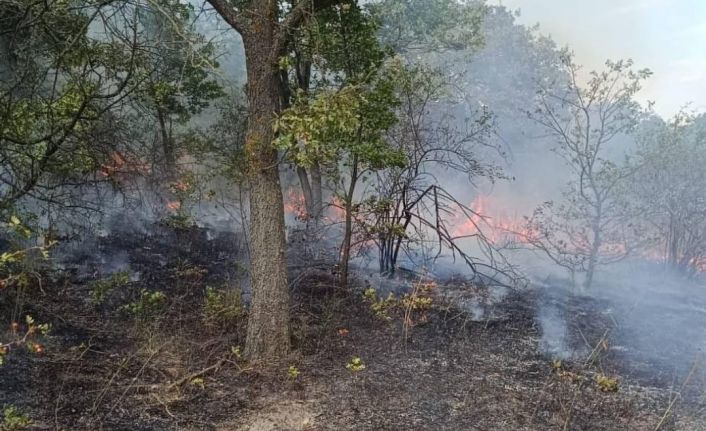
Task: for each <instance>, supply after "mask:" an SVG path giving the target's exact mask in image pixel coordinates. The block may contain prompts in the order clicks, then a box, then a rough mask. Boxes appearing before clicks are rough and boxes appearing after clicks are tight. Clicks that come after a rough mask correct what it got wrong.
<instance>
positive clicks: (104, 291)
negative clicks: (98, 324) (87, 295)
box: [91, 271, 130, 304]
mask: <svg viewBox="0 0 706 431" xmlns="http://www.w3.org/2000/svg"><path fill="white" fill-rule="evenodd" d="M129 282H130V272H129V271H121V272H116V273H115V274H113V275H111V276H110V277H108V278H104V279H101V280H97V281H95V282H93V283H92V284H91V299H92V300H93V302H94V303H96V304H101V303H103V301H104V300H105V297H106V296H107V295H108V294H109V293H110V292H112V291H113V290H115V289H117V288H118V287H122V286H125V285H127V284H128V283H129Z"/></svg>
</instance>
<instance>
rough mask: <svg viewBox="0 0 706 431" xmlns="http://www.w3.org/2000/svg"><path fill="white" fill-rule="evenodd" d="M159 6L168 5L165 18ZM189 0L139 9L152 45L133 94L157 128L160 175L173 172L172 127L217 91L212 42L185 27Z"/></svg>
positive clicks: (164, 1)
mask: <svg viewBox="0 0 706 431" xmlns="http://www.w3.org/2000/svg"><path fill="white" fill-rule="evenodd" d="M160 10H169V11H171V12H170V14H171V15H172V16H173V18H172V19H168V17H166V16H165V15H164V14H163V13H162V12H160ZM192 15H193V6H192V5H191V4H181V3H179V2H174V1H170V0H159V1H156V2H155V4H154V6H149V5H148V6H147V7H145V8H143V9H140V10H139V19H140V23H141V24H142V25H143V26H144V27H145V32H144V34H145V36H144V38H145V39H148V40H147V41H146V43H149V45H150V46H152V47H153V49H152V50H151V52H149V53H147V54H146V55H145V56H144V57H145V58H144V59H143V61H142V63H143V64H141V69H142V71H143V73H144V83H143V85H142V86H141V91H140V92H139V94H138V97H139V100H138V103H139V104H140V105H142V106H141V107H139V108H138V109H140V110H142V111H144V112H145V113H146V114H147V118H153V119H154V122H155V128H156V129H157V130H158V131H159V138H158V142H160V143H161V151H160V152H159V153H161V160H162V163H160V164H159V165H161V166H163V167H164V170H165V174H166V178H167V179H168V180H170V181H173V180H175V177H176V174H177V159H178V150H179V148H178V142H177V138H176V136H175V130H174V129H175V128H176V127H177V126H180V125H184V124H186V123H187V122H188V121H189V120H190V119H191V118H192V117H193V116H194V115H197V114H200V113H201V112H202V111H203V110H204V109H205V108H207V107H208V106H209V104H210V103H211V102H212V101H213V100H215V99H217V98H219V97H221V96H222V95H223V92H222V90H221V87H220V85H219V84H218V83H217V82H216V80H215V79H214V78H213V76H212V75H211V74H210V71H211V70H214V69H215V68H217V67H218V62H216V60H215V49H214V46H213V44H212V43H209V42H206V41H204V38H203V36H201V35H199V34H197V33H195V32H194V31H192V30H191V29H190V28H189V21H190V19H191V18H192Z"/></svg>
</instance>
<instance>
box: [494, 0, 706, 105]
mask: <svg viewBox="0 0 706 431" xmlns="http://www.w3.org/2000/svg"><path fill="white" fill-rule="evenodd" d="M490 3H492V4H503V5H505V6H507V7H508V8H509V9H512V10H515V9H520V11H521V16H520V18H519V22H520V23H522V24H526V25H533V24H537V23H539V25H540V31H541V33H543V34H549V35H551V36H552V38H553V39H554V40H555V41H556V42H557V44H558V45H559V46H564V45H568V46H569V47H570V48H571V49H572V50H573V51H574V52H575V54H576V61H577V63H579V64H583V65H584V66H586V68H588V69H600V68H601V67H602V65H603V64H604V62H605V60H607V59H612V60H617V59H621V58H632V59H633V60H634V61H635V66H636V67H637V68H644V67H646V68H649V69H651V70H652V72H653V73H654V75H653V76H652V77H651V78H650V80H649V81H648V82H647V84H646V85H645V87H644V89H643V91H642V92H641V94H640V97H639V99H640V100H641V101H646V100H652V101H654V102H656V105H655V110H656V111H657V112H658V113H659V114H661V115H662V116H667V117H669V116H672V115H674V114H675V113H676V112H677V111H678V110H679V108H680V107H681V106H683V105H685V104H686V103H688V102H691V103H692V104H691V108H692V109H695V110H697V111H699V112H706V0H491V1H490Z"/></svg>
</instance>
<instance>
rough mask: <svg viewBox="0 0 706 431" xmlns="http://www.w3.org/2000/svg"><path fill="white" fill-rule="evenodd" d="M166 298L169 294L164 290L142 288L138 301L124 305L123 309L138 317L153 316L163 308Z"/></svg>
mask: <svg viewBox="0 0 706 431" xmlns="http://www.w3.org/2000/svg"><path fill="white" fill-rule="evenodd" d="M166 299H167V295H165V294H164V293H163V292H159V291H153V292H150V291H149V290H146V289H142V290H141V291H140V297H139V298H138V299H137V301H135V302H131V303H129V304H127V305H125V306H123V309H124V310H125V311H127V312H128V313H130V314H132V315H133V316H135V317H136V318H147V317H152V316H153V315H154V314H155V313H156V312H157V311H159V310H161V309H162V307H163V306H164V302H165V301H166Z"/></svg>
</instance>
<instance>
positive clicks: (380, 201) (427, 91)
mask: <svg viewBox="0 0 706 431" xmlns="http://www.w3.org/2000/svg"><path fill="white" fill-rule="evenodd" d="M401 75H402V76H401V77H400V78H399V79H398V82H399V84H398V86H397V87H398V88H397V94H398V97H399V99H400V100H401V103H400V106H399V108H398V111H397V116H398V118H399V121H398V123H397V124H396V125H395V127H394V128H392V129H391V130H390V133H389V134H388V136H387V139H388V140H389V141H390V142H391V145H392V147H393V148H395V149H398V150H399V151H400V152H402V153H403V154H404V155H405V158H406V160H407V163H406V164H405V165H404V166H401V167H388V168H387V169H385V170H382V171H380V172H379V173H378V178H377V182H376V195H375V196H374V197H373V198H372V199H371V200H369V201H368V202H367V204H368V207H369V210H370V215H371V216H372V219H369V220H367V221H366V223H367V224H368V227H367V229H368V231H369V233H370V234H371V236H372V237H373V238H374V239H373V241H374V242H375V244H376V245H377V247H378V250H379V263H380V272H381V273H383V274H389V275H392V274H394V273H395V271H396V270H397V263H398V259H399V256H400V252H401V251H402V252H406V253H407V254H408V255H409V254H411V247H410V246H411V245H414V246H418V247H419V246H421V248H425V247H426V244H424V239H425V237H429V236H431V237H432V238H436V241H434V242H435V243H436V244H435V245H436V246H437V247H435V248H438V250H437V253H436V254H437V257H438V256H439V255H440V254H441V252H442V250H444V249H449V250H451V252H452V253H453V254H454V255H459V256H460V257H461V258H462V259H463V260H464V261H465V262H466V263H467V264H468V265H469V266H470V268H471V270H472V271H473V272H474V274H476V275H481V272H482V271H480V267H481V266H485V265H484V264H482V263H481V262H480V259H476V258H474V257H471V256H470V255H468V254H467V253H466V252H464V250H463V249H462V247H461V246H460V245H459V244H457V240H458V239H460V238H456V237H455V235H454V232H453V227H452V226H450V224H449V220H448V219H449V216H450V215H451V214H453V213H462V214H464V215H466V216H468V217H469V218H475V217H476V216H478V215H477V214H476V213H475V212H474V211H473V210H472V209H470V208H468V207H467V206H465V205H464V204H462V203H460V202H459V201H458V199H457V198H455V197H454V196H453V194H452V193H450V192H449V191H447V190H446V189H445V188H444V186H443V184H442V183H441V180H440V179H439V178H438V173H439V172H444V173H445V175H447V176H450V177H451V176H456V177H458V178H459V179H460V180H461V179H462V180H466V181H468V184H469V186H471V185H472V184H473V181H475V180H477V179H478V178H480V177H483V178H485V179H490V180H491V181H492V180H494V179H496V178H498V177H501V176H502V174H501V172H500V170H499V169H498V168H497V167H495V166H493V165H492V164H491V163H486V162H484V161H482V160H481V159H480V158H481V154H482V152H481V151H480V149H481V148H484V147H490V146H491V144H489V142H488V141H489V138H490V134H491V131H492V127H493V124H492V116H491V115H490V113H489V112H487V111H486V110H484V109H481V110H480V112H470V111H472V110H471V109H468V108H467V107H466V106H465V105H464V108H466V109H464V110H463V111H465V112H466V116H465V117H464V118H457V117H455V116H454V115H453V114H452V112H453V111H454V109H453V103H452V102H450V101H449V91H450V90H451V86H450V85H449V83H448V82H447V81H446V78H445V77H444V75H443V74H442V73H441V72H439V71H436V70H432V69H429V68H428V67H425V66H410V67H408V68H407V69H406V70H404V72H403V73H402V74H401ZM440 112H443V114H439V113H440ZM469 112H470V113H469ZM477 227H478V229H476V235H475V236H474V237H475V238H476V239H477V240H478V245H480V248H481V249H483V250H484V251H487V252H489V254H492V252H493V250H492V247H491V246H490V244H489V242H488V241H487V240H486V238H485V237H484V236H483V234H482V229H481V227H480V226H477ZM492 263H494V262H492ZM492 263H491V266H492ZM486 267H487V266H486Z"/></svg>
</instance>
